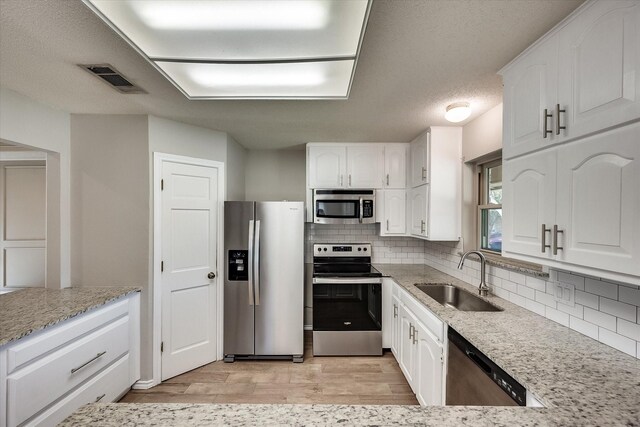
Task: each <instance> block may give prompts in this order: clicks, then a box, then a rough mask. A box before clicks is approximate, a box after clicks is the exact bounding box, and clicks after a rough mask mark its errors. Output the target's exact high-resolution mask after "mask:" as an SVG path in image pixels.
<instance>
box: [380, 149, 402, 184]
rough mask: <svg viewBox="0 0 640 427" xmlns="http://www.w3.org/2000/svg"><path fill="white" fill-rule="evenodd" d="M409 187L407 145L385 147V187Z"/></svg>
mask: <svg viewBox="0 0 640 427" xmlns="http://www.w3.org/2000/svg"><path fill="white" fill-rule="evenodd" d="M406 186H407V144H387V145H386V146H385V147H384V187H385V188H405V187H406Z"/></svg>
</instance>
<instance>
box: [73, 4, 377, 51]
mask: <svg viewBox="0 0 640 427" xmlns="http://www.w3.org/2000/svg"><path fill="white" fill-rule="evenodd" d="M84 1H85V3H86V4H88V5H89V7H91V9H92V10H94V11H95V12H96V13H98V14H99V15H100V16H101V17H102V18H103V19H104V20H105V21H107V22H108V23H109V24H110V25H111V26H112V27H114V28H115V29H117V30H118V31H119V32H120V33H121V34H122V35H124V36H125V37H126V38H128V39H129V41H130V42H131V43H132V44H134V45H135V46H136V47H137V48H138V49H140V50H141V51H142V52H143V53H144V54H145V55H146V56H148V57H149V58H151V59H188V60H218V61H245V60H251V61H253V60H261V61H262V60H291V59H309V58H335V57H355V56H356V54H357V51H358V47H359V43H360V39H361V35H362V32H363V31H364V24H365V21H366V16H367V11H368V7H369V4H368V3H369V2H368V0H348V1H345V0H296V1H291V0H284V1H277V0H274V1H264V0H213V1H206V0H201V1H196V0H182V1H172V0H145V1H140V0H119V1H113V0H84Z"/></svg>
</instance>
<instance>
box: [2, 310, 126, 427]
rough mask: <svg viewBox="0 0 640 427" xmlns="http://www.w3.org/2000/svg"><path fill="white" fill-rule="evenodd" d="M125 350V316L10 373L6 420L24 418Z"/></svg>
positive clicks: (11, 421) (18, 422)
mask: <svg viewBox="0 0 640 427" xmlns="http://www.w3.org/2000/svg"><path fill="white" fill-rule="evenodd" d="M128 351H129V316H125V317H122V318H120V319H118V320H116V321H115V322H113V323H110V324H108V325H106V326H104V327H103V328H100V329H98V330H97V331H95V332H92V333H91V334H89V335H87V336H85V337H83V338H81V339H79V340H77V341H74V342H72V343H71V344H69V345H67V346H65V347H62V348H61V349H59V350H57V351H55V352H53V353H51V354H49V355H48V356H46V357H43V358H42V359H40V360H38V361H36V362H34V363H31V364H29V365H27V366H26V367H25V368H23V369H20V370H18V371H16V372H14V373H13V374H11V375H9V376H8V377H7V401H8V405H7V416H8V424H9V425H10V426H12V425H17V424H20V423H22V422H24V421H25V420H27V419H28V418H29V417H31V416H33V415H34V414H36V413H37V412H39V411H41V410H42V409H43V408H45V407H46V406H48V405H49V404H51V403H52V402H54V401H55V400H56V399H58V398H59V397H60V396H63V395H64V394H66V393H67V392H69V391H70V390H72V389H73V388H74V387H76V386H78V385H80V384H81V383H83V382H84V381H86V380H87V379H88V378H90V377H91V376H93V375H94V374H96V373H97V372H99V371H100V370H102V369H103V368H104V367H106V366H108V365H109V364H110V363H111V362H113V361H114V360H116V359H118V358H119V357H121V356H122V355H123V354H125V353H127V352H128ZM127 378H128V377H127Z"/></svg>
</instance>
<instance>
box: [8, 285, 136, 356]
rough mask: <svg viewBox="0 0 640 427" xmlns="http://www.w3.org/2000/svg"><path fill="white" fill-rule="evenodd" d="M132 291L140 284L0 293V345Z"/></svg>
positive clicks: (37, 289)
mask: <svg viewBox="0 0 640 427" xmlns="http://www.w3.org/2000/svg"><path fill="white" fill-rule="evenodd" d="M133 292H140V288H138V287H133V286H113V287H91V288H65V289H45V288H28V289H20V290H17V291H14V292H9V293H6V294H1V295H0V313H1V315H0V346H3V345H5V344H8V343H11V342H13V341H16V340H19V339H20V338H23V337H25V336H27V335H29V334H32V333H34V332H36V331H39V330H41V329H44V328H47V327H49V326H53V325H55V324H56V323H59V322H62V321H63V320H66V319H69V318H71V317H74V316H77V315H79V314H81V313H84V312H85V311H88V310H91V309H92V308H96V307H99V306H101V305H104V304H106V303H108V302H110V301H113V300H115V299H117V298H120V297H123V296H125V295H128V294H131V293H133Z"/></svg>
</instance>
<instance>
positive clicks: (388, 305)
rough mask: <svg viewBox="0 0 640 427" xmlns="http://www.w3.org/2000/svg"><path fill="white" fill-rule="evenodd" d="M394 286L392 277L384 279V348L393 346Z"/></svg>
mask: <svg viewBox="0 0 640 427" xmlns="http://www.w3.org/2000/svg"><path fill="white" fill-rule="evenodd" d="M393 286H394V284H393V280H391V278H389V277H385V278H383V279H382V348H391V347H392V340H393V320H394V319H393V313H394V309H393V301H392V296H391V294H392V289H393ZM371 295H373V294H371ZM369 298H371V296H370V297H369Z"/></svg>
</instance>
